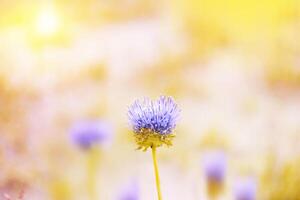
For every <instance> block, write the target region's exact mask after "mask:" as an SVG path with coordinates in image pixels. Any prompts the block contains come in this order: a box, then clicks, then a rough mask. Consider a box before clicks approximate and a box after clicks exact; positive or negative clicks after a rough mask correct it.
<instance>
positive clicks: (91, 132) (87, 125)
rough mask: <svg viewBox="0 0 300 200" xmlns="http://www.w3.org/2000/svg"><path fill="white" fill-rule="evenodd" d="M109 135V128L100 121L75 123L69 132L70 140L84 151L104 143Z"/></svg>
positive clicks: (110, 132)
mask: <svg viewBox="0 0 300 200" xmlns="http://www.w3.org/2000/svg"><path fill="white" fill-rule="evenodd" d="M111 134H112V130H111V126H110V125H109V124H108V123H107V122H105V121H101V120H89V121H80V122H77V123H75V124H74V125H73V126H72V127H71V130H70V136H71V140H72V141H73V142H74V143H75V144H76V145H78V146H79V147H80V148H82V149H85V150H88V149H90V148H91V147H93V146H95V145H98V144H102V143H104V142H105V141H107V140H108V139H109V137H110V136H111Z"/></svg>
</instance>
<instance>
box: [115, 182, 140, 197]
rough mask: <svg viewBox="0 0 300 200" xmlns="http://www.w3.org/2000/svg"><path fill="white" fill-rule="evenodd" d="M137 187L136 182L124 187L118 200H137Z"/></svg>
mask: <svg viewBox="0 0 300 200" xmlns="http://www.w3.org/2000/svg"><path fill="white" fill-rule="evenodd" d="M139 199H140V198H139V187H138V184H137V182H136V181H132V182H131V183H130V184H128V185H126V186H125V187H124V188H123V190H122V191H121V193H120V195H119V197H118V200H139Z"/></svg>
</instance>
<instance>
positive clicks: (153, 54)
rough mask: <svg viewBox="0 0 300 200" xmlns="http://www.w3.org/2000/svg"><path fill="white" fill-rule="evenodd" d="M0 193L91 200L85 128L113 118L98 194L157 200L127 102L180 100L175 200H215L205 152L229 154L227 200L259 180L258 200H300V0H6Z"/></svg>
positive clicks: (172, 186) (1, 5)
mask: <svg viewBox="0 0 300 200" xmlns="http://www.w3.org/2000/svg"><path fill="white" fill-rule="evenodd" d="M0 13H1V14H0V199H1V200H2V199H3V200H7V199H18V198H19V199H25V200H48V199H49V200H51V199H53V200H69V199H72V200H77V199H78V200H81V199H82V200H85V199H89V198H88V195H87V193H86V190H85V187H86V183H85V174H86V171H87V167H86V160H87V159H89V158H87V157H89V156H91V155H88V154H89V153H88V152H86V151H82V150H80V149H78V148H77V147H76V146H75V145H74V144H73V143H72V141H71V140H70V137H69V130H70V127H71V126H72V124H73V123H75V122H76V121H79V120H86V119H104V120H106V121H108V122H109V123H110V124H111V125H112V127H113V135H112V137H111V141H110V142H109V143H107V144H105V145H102V146H101V149H100V150H99V152H97V153H98V154H99V155H100V156H99V155H98V156H99V157H98V158H97V162H98V165H97V170H96V171H97V172H96V173H95V176H96V179H97V184H96V188H97V199H101V200H102V199H103V200H111V199H112V200H114V199H118V198H119V195H120V193H122V191H123V190H124V188H126V187H128V185H131V184H132V183H133V184H134V185H135V187H137V188H138V189H136V190H138V193H139V195H140V199H142V200H153V199H155V198H156V191H155V180H154V174H153V166H152V159H151V153H150V152H149V151H148V152H141V151H136V150H135V148H136V145H135V143H134V140H133V137H132V132H131V130H130V127H129V126H128V122H127V115H126V113H127V108H128V106H129V105H130V104H131V103H132V102H133V101H134V100H135V99H136V98H140V97H143V96H149V97H151V98H157V97H158V96H160V95H170V96H173V97H174V99H175V100H176V102H177V103H178V105H179V107H180V108H181V117H180V121H179V123H178V126H177V129H176V134H177V136H176V138H175V140H174V146H173V147H170V148H160V149H158V160H159V167H160V174H161V182H162V191H163V196H164V199H169V200H177V199H178V200H183V199H189V200H193V199H207V195H206V189H205V179H204V176H203V170H202V169H203V168H202V163H203V162H202V160H203V155H204V154H205V153H206V152H209V151H211V150H215V149H218V150H220V149H221V150H222V151H224V152H225V154H226V156H227V160H228V167H227V172H226V184H225V188H224V193H223V194H222V196H220V199H226V200H231V199H234V197H233V196H234V195H233V194H234V192H233V188H234V187H233V185H234V183H235V181H236V180H237V179H239V178H240V177H249V176H250V177H253V178H254V179H255V180H256V182H257V188H258V192H257V199H259V200H287V199H289V200H297V199H299V198H300V190H299V183H300V172H299V167H300V160H299V159H300V144H299V143H300V37H299V35H300V1H299V0H243V1H240V0H190V1H184V0H173V1H171V0H162V1H155V0H109V1H108V0H86V1H79V0H72V1H71V0H55V1H50V0H48V1H40V0H18V1H17V0H14V1H13V0H11V1H8V0H0Z"/></svg>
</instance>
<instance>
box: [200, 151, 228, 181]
mask: <svg viewBox="0 0 300 200" xmlns="http://www.w3.org/2000/svg"><path fill="white" fill-rule="evenodd" d="M226 165H227V162H226V156H225V154H224V152H222V151H213V152H209V153H207V154H206V155H205V158H204V173H205V176H206V179H207V181H208V182H215V183H222V182H223V181H224V177H225V173H226Z"/></svg>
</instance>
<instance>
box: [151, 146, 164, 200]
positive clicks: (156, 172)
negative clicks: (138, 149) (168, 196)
mask: <svg viewBox="0 0 300 200" xmlns="http://www.w3.org/2000/svg"><path fill="white" fill-rule="evenodd" d="M152 158H153V165H154V173H155V180H156V189H157V195H158V200H162V197H161V190H160V179H159V172H158V166H157V159H156V147H152Z"/></svg>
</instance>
